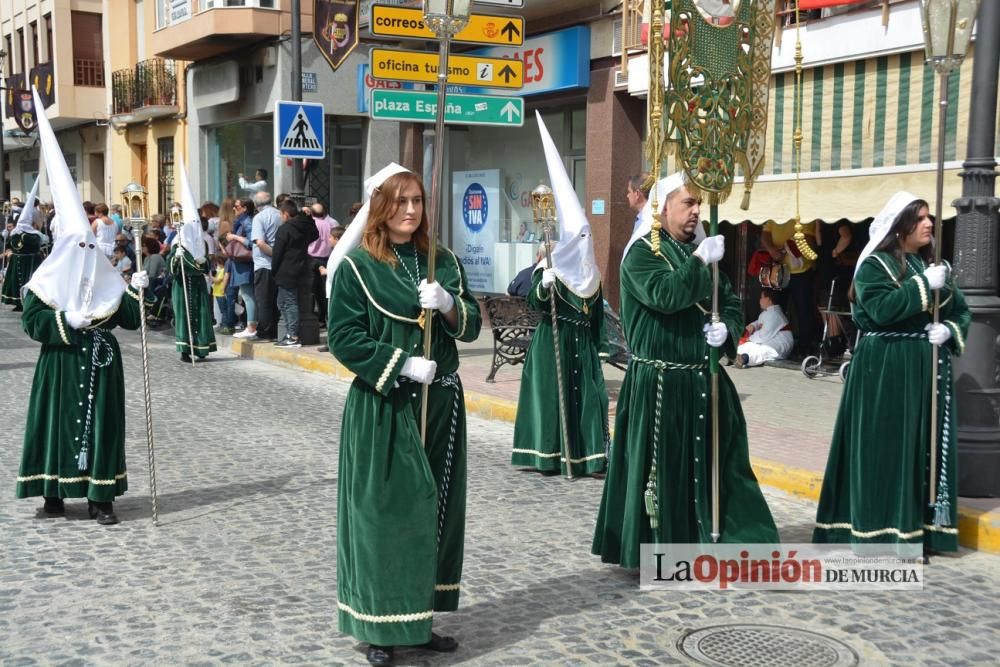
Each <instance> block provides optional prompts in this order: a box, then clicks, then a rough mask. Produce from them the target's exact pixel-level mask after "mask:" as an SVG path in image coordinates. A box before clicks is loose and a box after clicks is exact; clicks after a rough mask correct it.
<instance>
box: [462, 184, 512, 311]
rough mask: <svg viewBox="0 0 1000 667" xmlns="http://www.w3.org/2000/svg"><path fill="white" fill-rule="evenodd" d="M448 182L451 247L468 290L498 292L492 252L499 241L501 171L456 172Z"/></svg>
mask: <svg viewBox="0 0 1000 667" xmlns="http://www.w3.org/2000/svg"><path fill="white" fill-rule="evenodd" d="M451 183H452V185H451V188H452V190H451V191H452V207H451V211H452V238H453V239H454V247H453V249H454V251H455V254H456V255H458V258H459V259H460V260H461V261H462V265H463V266H464V267H465V274H466V276H467V277H468V279H469V289H471V290H472V291H473V292H497V290H496V289H495V286H494V285H493V261H494V257H493V254H494V250H495V248H496V244H497V242H499V240H500V218H501V213H502V211H501V210H500V209H501V207H502V205H503V204H502V199H501V197H500V170H499V169H487V170H484V171H455V172H452V175H451ZM504 287H506V286H504ZM501 291H502V290H501Z"/></svg>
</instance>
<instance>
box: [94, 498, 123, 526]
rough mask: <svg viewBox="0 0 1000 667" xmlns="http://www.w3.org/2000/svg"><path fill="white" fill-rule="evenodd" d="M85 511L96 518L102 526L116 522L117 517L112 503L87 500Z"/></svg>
mask: <svg viewBox="0 0 1000 667" xmlns="http://www.w3.org/2000/svg"><path fill="white" fill-rule="evenodd" d="M87 512H88V513H89V514H90V516H91V517H93V518H94V519H97V523H99V524H101V525H102V526H112V525H114V524H116V523H118V517H117V516H115V509H114V505H113V504H112V503H97V502H93V501H90V500H88V501H87Z"/></svg>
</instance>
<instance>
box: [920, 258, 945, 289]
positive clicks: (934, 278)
mask: <svg viewBox="0 0 1000 667" xmlns="http://www.w3.org/2000/svg"><path fill="white" fill-rule="evenodd" d="M924 278H927V284H928V285H930V286H931V289H941V288H942V287H944V281H945V280H947V279H948V267H947V266H945V265H944V264H931V265H930V266H928V267H927V268H926V269H924Z"/></svg>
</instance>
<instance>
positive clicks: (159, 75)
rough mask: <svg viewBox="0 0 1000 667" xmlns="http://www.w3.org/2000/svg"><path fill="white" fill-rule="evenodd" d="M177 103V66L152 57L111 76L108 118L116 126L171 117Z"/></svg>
mask: <svg viewBox="0 0 1000 667" xmlns="http://www.w3.org/2000/svg"><path fill="white" fill-rule="evenodd" d="M179 110H180V109H179V107H178V104H177V67H176V65H175V63H174V61H172V60H163V59H162V58H152V59H150V60H143V61H142V62H140V63H138V64H136V66H135V67H132V68H129V69H120V70H116V71H114V72H112V73H111V115H112V119H113V120H114V121H115V122H116V123H118V124H128V123H138V122H141V121H144V120H150V119H152V118H163V117H166V116H173V115H175V114H176V113H177V112H178V111H179Z"/></svg>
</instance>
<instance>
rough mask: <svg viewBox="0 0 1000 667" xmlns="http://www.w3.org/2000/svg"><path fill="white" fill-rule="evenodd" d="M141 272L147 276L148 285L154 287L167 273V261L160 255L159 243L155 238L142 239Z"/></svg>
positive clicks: (144, 237)
mask: <svg viewBox="0 0 1000 667" xmlns="http://www.w3.org/2000/svg"><path fill="white" fill-rule="evenodd" d="M142 256H143V260H142V270H143V271H145V272H146V275H148V276H149V284H150V286H151V287H156V286H158V285H159V283H160V282H161V281H162V280H163V276H164V275H165V274H166V272H167V260H165V259H163V255H161V254H160V242H159V241H158V240H157V239H156V237H155V236H151V235H148V236H143V237H142Z"/></svg>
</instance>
